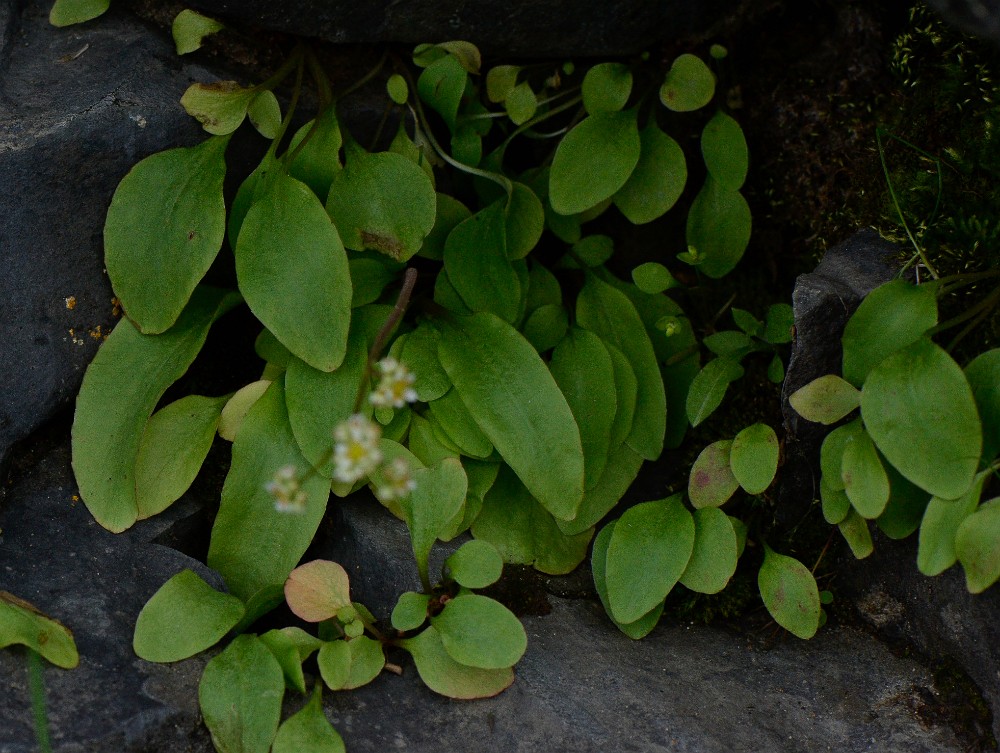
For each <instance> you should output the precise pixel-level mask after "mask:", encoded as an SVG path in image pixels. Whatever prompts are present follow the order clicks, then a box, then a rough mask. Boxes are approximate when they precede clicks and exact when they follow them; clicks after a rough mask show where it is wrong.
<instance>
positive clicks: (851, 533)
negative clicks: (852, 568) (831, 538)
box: [837, 509, 875, 560]
mask: <svg viewBox="0 0 1000 753" xmlns="http://www.w3.org/2000/svg"><path fill="white" fill-rule="evenodd" d="M837 527H838V528H839V529H840V533H841V535H842V536H843V537H844V540H845V541H846V542H847V545H848V546H849V547H850V548H851V554H853V555H854V558H855V559H859V560H863V559H864V558H865V557H867V556H868V555H869V554H871V553H872V552H873V551H875V546H874V544H873V543H872V534H871V531H870V530H868V521H867V520H865V519H864V518H863V517H862V516H861V515H859V514H858V512H857V511H856V510H853V509H852V510H848V511H847V515H846V516H845V517H844V519H843V520H841V521H840V522H839V523H838V524H837Z"/></svg>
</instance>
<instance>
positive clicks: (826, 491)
mask: <svg viewBox="0 0 1000 753" xmlns="http://www.w3.org/2000/svg"><path fill="white" fill-rule="evenodd" d="M819 495H820V501H821V502H822V505H823V519H824V520H825V521H826V522H827V523H829V524H830V525H836V524H837V523H840V522H841V521H842V520H844V518H846V517H847V516H848V515H849V514H850V512H851V509H852V508H851V500H850V498H849V497H848V496H847V492H845V491H844V490H843V489H833V488H832V487H831V486H830V485H829V484H828V483H827V481H826V475H824V476H823V477H822V478H821V479H820V480H819Z"/></svg>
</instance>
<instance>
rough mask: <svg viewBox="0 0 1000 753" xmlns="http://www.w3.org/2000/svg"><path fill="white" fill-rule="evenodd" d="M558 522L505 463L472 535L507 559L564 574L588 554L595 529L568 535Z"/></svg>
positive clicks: (553, 573) (545, 570)
mask: <svg viewBox="0 0 1000 753" xmlns="http://www.w3.org/2000/svg"><path fill="white" fill-rule="evenodd" d="M556 523H557V521H556V519H555V518H553V517H552V515H551V513H549V512H548V511H547V510H546V509H545V508H544V507H542V505H540V504H539V503H538V501H537V500H536V499H535V498H534V497H532V496H531V493H530V492H529V491H528V490H527V489H526V488H525V487H524V484H522V483H521V481H520V479H518V478H517V476H516V475H514V473H513V471H511V470H510V468H508V467H507V466H503V467H502V468H501V469H500V473H499V475H498V476H497V480H496V482H495V483H494V484H493V486H492V487H491V488H490V490H489V493H487V494H486V497H485V499H484V500H483V509H482V511H481V512H480V513H479V517H477V518H476V520H475V522H474V523H473V524H472V535H473V536H475V537H476V538H477V539H483V540H484V541H488V542H489V543H490V544H492V545H493V546H494V547H495V548H496V549H497V551H498V552H500V555H501V556H502V557H503V559H504V562H509V563H512V564H519V565H533V566H534V567H535V569H536V570H539V571H541V572H543V573H548V574H549V575H564V574H566V573H568V572H570V571H571V570H573V568H575V567H576V566H577V565H579V564H580V562H582V561H583V558H584V557H585V556H586V555H587V545H588V544H589V543H590V537H591V535H592V534H593V531H591V530H590V529H589V528H588V529H586V530H584V531H582V532H580V533H575V534H573V535H566V534H563V533H562V531H560V529H559V526H558V525H556Z"/></svg>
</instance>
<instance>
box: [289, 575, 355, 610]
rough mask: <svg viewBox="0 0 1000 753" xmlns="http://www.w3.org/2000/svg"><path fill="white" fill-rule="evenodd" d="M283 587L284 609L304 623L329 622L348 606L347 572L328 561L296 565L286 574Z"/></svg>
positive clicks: (348, 580) (349, 601)
mask: <svg viewBox="0 0 1000 753" xmlns="http://www.w3.org/2000/svg"><path fill="white" fill-rule="evenodd" d="M284 588H285V601H286V602H287V603H288V608H289V609H291V610H292V612H293V613H294V614H295V616H297V617H299V618H301V619H303V620H305V621H306V622H322V621H323V620H329V619H330V618H331V617H334V616H335V615H336V614H337V612H338V611H339V610H340V609H342V608H343V607H346V606H348V605H350V603H351V583H350V578H349V577H348V575H347V571H346V570H344V568H343V567H341V566H340V565H339V564H337V563H336V562H331V561H329V560H312V561H311V562H306V563H305V564H304V565H299V566H298V567H297V568H295V569H294V570H292V572H290V573H289V574H288V579H287V580H286V581H285V587H284Z"/></svg>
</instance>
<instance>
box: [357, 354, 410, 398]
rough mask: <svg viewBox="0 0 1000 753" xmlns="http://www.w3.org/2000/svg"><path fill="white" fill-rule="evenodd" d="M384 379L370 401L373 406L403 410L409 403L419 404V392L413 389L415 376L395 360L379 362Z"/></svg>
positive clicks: (388, 359)
mask: <svg viewBox="0 0 1000 753" xmlns="http://www.w3.org/2000/svg"><path fill="white" fill-rule="evenodd" d="M378 370H379V373H381V375H382V378H381V379H380V380H379V383H378V386H377V387H376V388H375V389H374V390H373V391H372V393H371V395H369V396H368V399H369V400H371V403H372V405H377V406H385V407H392V408H402V407H403V406H404V405H406V404H407V403H415V402H417V391H416V390H415V389H413V382H414V378H415V377H414V376H413V374H411V373H410V372H409V371H408V370H407V368H406V367H405V366H403V364H401V363H399V361H397V360H396V359H395V358H383V359H382V360H381V361H379V362H378Z"/></svg>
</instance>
